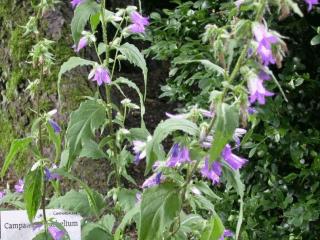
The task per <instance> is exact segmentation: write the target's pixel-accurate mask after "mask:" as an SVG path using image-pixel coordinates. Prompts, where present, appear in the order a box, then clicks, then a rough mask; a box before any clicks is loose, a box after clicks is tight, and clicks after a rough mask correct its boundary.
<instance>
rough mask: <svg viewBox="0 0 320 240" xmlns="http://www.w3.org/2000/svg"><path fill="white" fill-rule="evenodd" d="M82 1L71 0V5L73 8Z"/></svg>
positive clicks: (82, 0)
mask: <svg viewBox="0 0 320 240" xmlns="http://www.w3.org/2000/svg"><path fill="white" fill-rule="evenodd" d="M83 2H84V0H72V1H71V5H72V7H73V8H75V7H76V6H78V5H80V4H81V3H83Z"/></svg>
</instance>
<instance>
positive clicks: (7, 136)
mask: <svg viewBox="0 0 320 240" xmlns="http://www.w3.org/2000/svg"><path fill="white" fill-rule="evenodd" d="M0 122H1V124H0V148H1V149H2V150H3V149H4V150H5V151H8V150H9V147H10V143H11V142H12V140H13V139H14V138H15V136H14V130H13V126H12V124H11V122H10V120H9V119H8V118H7V116H6V114H5V113H3V112H2V111H0Z"/></svg>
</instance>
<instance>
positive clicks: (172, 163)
mask: <svg viewBox="0 0 320 240" xmlns="http://www.w3.org/2000/svg"><path fill="white" fill-rule="evenodd" d="M186 162H191V160H190V152H189V149H188V148H187V147H181V146H180V145H179V144H177V143H175V144H174V145H173V146H172V148H171V151H170V157H169V159H168V160H167V164H166V165H167V167H176V166H177V165H180V164H183V163H186Z"/></svg>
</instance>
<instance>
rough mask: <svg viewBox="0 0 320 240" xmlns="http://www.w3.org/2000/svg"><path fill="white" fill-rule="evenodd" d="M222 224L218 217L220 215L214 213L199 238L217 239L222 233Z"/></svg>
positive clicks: (202, 239)
mask: <svg viewBox="0 0 320 240" xmlns="http://www.w3.org/2000/svg"><path fill="white" fill-rule="evenodd" d="M223 232H224V226H223V223H222V221H221V219H220V217H219V216H218V215H217V214H216V215H215V216H214V217H213V218H212V219H211V220H210V222H208V226H207V228H206V230H205V231H204V232H203V234H202V235H201V239H200V240H219V239H220V237H221V236H222V235H223Z"/></svg>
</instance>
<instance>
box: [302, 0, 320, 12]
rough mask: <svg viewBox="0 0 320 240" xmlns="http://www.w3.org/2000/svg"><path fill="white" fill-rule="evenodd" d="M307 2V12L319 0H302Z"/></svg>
mask: <svg viewBox="0 0 320 240" xmlns="http://www.w3.org/2000/svg"><path fill="white" fill-rule="evenodd" d="M304 1H305V2H306V3H307V4H308V12H310V11H311V10H312V8H313V5H317V4H319V0H304Z"/></svg>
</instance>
